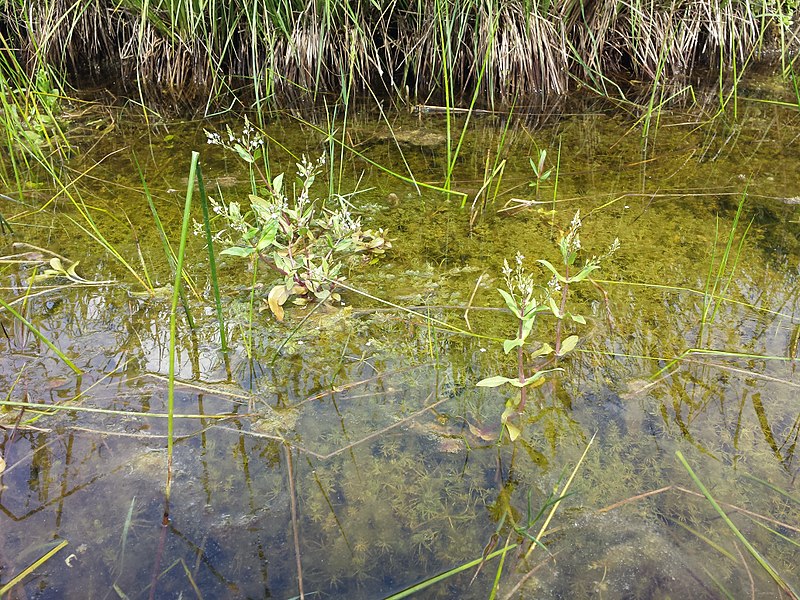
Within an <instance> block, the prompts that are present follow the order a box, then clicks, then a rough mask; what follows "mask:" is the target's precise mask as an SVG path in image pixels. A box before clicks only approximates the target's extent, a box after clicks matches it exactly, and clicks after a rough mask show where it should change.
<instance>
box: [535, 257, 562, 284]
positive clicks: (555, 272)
mask: <svg viewBox="0 0 800 600" xmlns="http://www.w3.org/2000/svg"><path fill="white" fill-rule="evenodd" d="M536 262H538V263H539V264H540V265H543V266H544V267H546V268H547V270H548V271H550V272H551V273H552V274H553V276H554V277H555V278H556V279H557V280H558V281H560V282H561V283H567V280H566V279H565V278H564V276H563V275H561V273H559V272H558V269H556V268H555V267H554V266H553V265H551V264H550V263H549V262H548V261H546V260H544V259H543V258H540V259H539V260H537V261H536Z"/></svg>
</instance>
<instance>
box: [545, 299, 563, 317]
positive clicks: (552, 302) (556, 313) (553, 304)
mask: <svg viewBox="0 0 800 600" xmlns="http://www.w3.org/2000/svg"><path fill="white" fill-rule="evenodd" d="M548 300H549V304H550V312H552V313H553V316H555V318H556V319H561V318H563V317H564V315H562V314H561V311H560V310H559V309H558V305H557V304H556V301H555V300H554V299H553V297H552V296H550V297H549V298H548Z"/></svg>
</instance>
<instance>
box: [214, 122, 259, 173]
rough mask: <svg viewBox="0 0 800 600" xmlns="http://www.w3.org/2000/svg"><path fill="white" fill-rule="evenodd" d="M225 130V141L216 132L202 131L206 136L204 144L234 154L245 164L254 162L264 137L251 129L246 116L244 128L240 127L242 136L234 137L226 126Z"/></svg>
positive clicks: (254, 129) (253, 128)
mask: <svg viewBox="0 0 800 600" xmlns="http://www.w3.org/2000/svg"><path fill="white" fill-rule="evenodd" d="M225 129H226V131H227V133H228V139H227V140H226V139H224V138H223V137H222V135H220V134H219V133H218V132H216V131H208V130H207V129H203V131H204V132H205V134H206V143H208V144H211V145H212V146H221V147H222V148H225V149H226V150H231V151H233V152H236V153H237V154H238V155H239V156H241V157H242V158H243V159H244V160H245V161H246V162H248V163H251V164H252V163H253V162H254V161H255V154H256V152H257V151H258V149H259V148H261V146H263V145H264V137H263V136H262V135H261V133H259V132H258V131H256V128H255V127H253V125H252V123H250V121H249V120H248V119H247V117H246V116H245V118H244V127H242V135H240V136H238V137H237V136H236V135H234V133H233V131H232V130H231V128H230V125H226V126H225Z"/></svg>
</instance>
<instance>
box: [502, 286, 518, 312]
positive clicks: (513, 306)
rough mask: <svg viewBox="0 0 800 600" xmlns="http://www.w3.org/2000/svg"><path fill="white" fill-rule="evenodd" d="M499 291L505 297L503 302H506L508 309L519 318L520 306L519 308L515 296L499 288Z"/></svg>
mask: <svg viewBox="0 0 800 600" xmlns="http://www.w3.org/2000/svg"><path fill="white" fill-rule="evenodd" d="M497 291H498V292H500V295H501V296H502V297H503V300H505V301H506V306H507V307H508V310H510V311H511V312H512V313H514V314H515V315H516V316H519V306H517V301H516V300H514V296H512V295H511V294H509V293H508V292H507V291H505V290H501V289H499V288H498V289H497Z"/></svg>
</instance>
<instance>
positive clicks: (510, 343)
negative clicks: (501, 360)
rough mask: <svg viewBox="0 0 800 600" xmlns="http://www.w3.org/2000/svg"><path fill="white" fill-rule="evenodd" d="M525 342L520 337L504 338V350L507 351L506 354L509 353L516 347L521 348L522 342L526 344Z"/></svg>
mask: <svg viewBox="0 0 800 600" xmlns="http://www.w3.org/2000/svg"><path fill="white" fill-rule="evenodd" d="M524 343H525V342H524V341H523V340H520V339H516V340H503V352H505V353H506V354H508V353H509V352H511V351H512V350H513V349H514V348H519V347H520V346H522V344H524Z"/></svg>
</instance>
